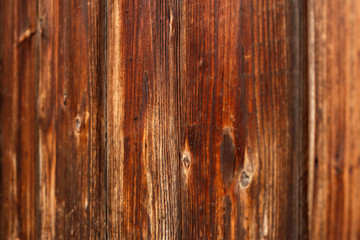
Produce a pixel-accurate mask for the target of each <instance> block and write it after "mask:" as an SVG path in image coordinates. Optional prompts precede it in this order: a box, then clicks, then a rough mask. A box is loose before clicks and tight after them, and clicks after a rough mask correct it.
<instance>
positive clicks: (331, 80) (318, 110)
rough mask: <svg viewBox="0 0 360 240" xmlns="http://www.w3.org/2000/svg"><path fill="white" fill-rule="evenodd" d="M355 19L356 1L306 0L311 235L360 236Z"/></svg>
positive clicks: (359, 51) (359, 53)
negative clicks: (310, 87) (311, 91)
mask: <svg viewBox="0 0 360 240" xmlns="http://www.w3.org/2000/svg"><path fill="white" fill-rule="evenodd" d="M359 22H360V2H359V1H357V0H344V1H342V0H334V1H315V0H312V1H310V2H309V40H310V41H309V57H310V58H309V59H311V60H312V62H310V65H309V67H310V72H309V73H310V76H309V77H310V84H312V85H314V87H313V89H314V94H313V95H312V97H313V99H312V101H313V114H314V117H315V119H313V122H312V124H313V125H314V127H313V129H314V144H313V145H312V146H313V149H311V151H312V152H313V154H312V156H311V157H310V166H311V168H310V169H312V172H311V175H310V182H311V183H313V186H312V187H311V188H309V190H310V193H309V196H310V197H311V198H310V202H311V204H312V211H311V212H310V219H311V222H310V223H311V224H310V227H311V237H312V239H360V200H359V199H360V188H359V183H360V125H359V123H360V108H359V103H360V95H359V92H360V82H359V80H358V78H359V76H360V42H359V37H360V26H359ZM314 120H315V121H314Z"/></svg>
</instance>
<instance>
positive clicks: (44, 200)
mask: <svg viewBox="0 0 360 240" xmlns="http://www.w3.org/2000/svg"><path fill="white" fill-rule="evenodd" d="M104 7H105V5H104V3H102V2H101V1H97V0H94V1H80V0H79V1H39V25H40V30H39V31H40V32H41V37H40V43H39V175H40V192H39V196H40V197H39V198H40V200H39V211H40V217H41V222H40V227H39V228H40V232H39V235H38V236H39V238H59V239H70V238H79V239H89V238H96V239H98V238H105V234H106V231H105V225H104V223H105V218H106V216H105V207H106V206H105V197H106V194H105V175H104V174H105V115H104V109H105V105H104V104H105V101H104V91H105V79H104V69H105V65H104V56H105V55H104V53H105V48H104V47H105V41H104V27H105V16H104V12H105V8H104Z"/></svg>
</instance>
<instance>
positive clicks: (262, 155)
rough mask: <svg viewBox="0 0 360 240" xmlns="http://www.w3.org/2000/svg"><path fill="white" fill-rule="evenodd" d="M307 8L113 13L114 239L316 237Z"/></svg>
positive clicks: (212, 5)
mask: <svg viewBox="0 0 360 240" xmlns="http://www.w3.org/2000/svg"><path fill="white" fill-rule="evenodd" d="M304 16H305V15H304V2H298V1H293V2H286V1H225V2H224V1H197V2H192V1H169V2H158V1H155V2H152V1H133V2H128V1H120V2H117V1H110V2H109V4H108V26H107V27H108V29H107V31H108V41H107V44H108V57H107V59H108V62H107V64H108V66H109V67H108V72H107V80H108V87H107V93H108V97H107V104H108V105H107V106H108V107H107V113H108V115H107V117H108V119H107V126H108V129H107V131H108V143H109V145H108V161H109V164H108V171H109V175H108V176H109V180H108V181H109V185H108V191H109V194H108V206H109V209H108V221H109V222H108V223H109V236H111V237H115V238H117V237H126V236H127V237H130V238H140V237H143V238H150V237H151V238H153V239H157V238H177V237H182V238H185V239H192V238H225V239H238V238H240V239H243V238H246V239H253V238H255V239H259V238H280V239H281V238H289V239H291V238H295V237H296V236H299V235H301V236H302V235H303V234H305V232H306V231H305V230H304V227H303V226H304V224H305V222H306V221H305V220H306V219H304V216H303V214H302V208H304V209H305V207H306V206H301V207H300V208H299V205H300V193H304V191H302V192H301V191H300V185H301V186H302V184H303V183H299V179H300V176H303V171H304V166H303V162H304V156H305V154H306V151H305V150H304V145H305V144H304V141H305V137H306V134H303V133H302V130H303V128H304V126H306V121H305V120H306V118H304V116H305V115H306V113H305V112H306V111H305V110H306V109H305V107H306V103H305V102H304V101H305V100H306V97H307V96H306V92H305V91H306V81H302V77H304V76H305V75H303V72H304V69H303V68H304V67H305V66H304V59H305V58H304V57H303V55H302V53H301V52H300V50H301V49H302V48H303V47H304V46H303V44H305V42H306V39H305V35H304V34H302V33H301V32H300V31H301V29H300V28H301V27H302V25H301V23H300V20H301V19H302V18H303V17H304Z"/></svg>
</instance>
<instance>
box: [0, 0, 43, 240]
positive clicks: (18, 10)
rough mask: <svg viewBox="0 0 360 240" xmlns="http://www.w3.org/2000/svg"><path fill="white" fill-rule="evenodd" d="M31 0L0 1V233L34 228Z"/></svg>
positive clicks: (8, 235)
mask: <svg viewBox="0 0 360 240" xmlns="http://www.w3.org/2000/svg"><path fill="white" fill-rule="evenodd" d="M35 3H36V1H33V0H27V1H22V3H20V2H19V1H0V9H1V10H0V11H1V14H0V17H1V20H0V21H1V23H0V25H1V26H0V29H1V30H0V38H1V40H0V42H1V47H0V56H1V57H0V79H1V80H0V126H1V127H0V175H1V176H0V236H1V237H0V238H2V239H20V238H21V239H30V238H32V239H34V238H35V233H36V231H35V228H36V211H35V209H36V178H37V168H36V145H35V144H32V143H35V142H36V141H37V134H36V122H37V121H36V74H37V73H36V68H37V62H36V38H35V33H36V23H37V19H36V4H35Z"/></svg>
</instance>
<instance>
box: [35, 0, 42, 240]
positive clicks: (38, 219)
mask: <svg viewBox="0 0 360 240" xmlns="http://www.w3.org/2000/svg"><path fill="white" fill-rule="evenodd" d="M39 12H40V0H36V29H37V31H36V40H35V41H36V42H35V99H36V100H35V132H36V133H35V216H36V219H35V237H36V238H37V239H40V238H41V234H40V232H41V231H40V229H41V225H40V224H41V214H40V211H39V209H40V202H39V193H40V154H39V147H40V146H39V69H40V65H39V61H40V36H41V35H40V33H41V31H40V29H39V28H40V27H41V26H40V18H39V15H40V13H39Z"/></svg>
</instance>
